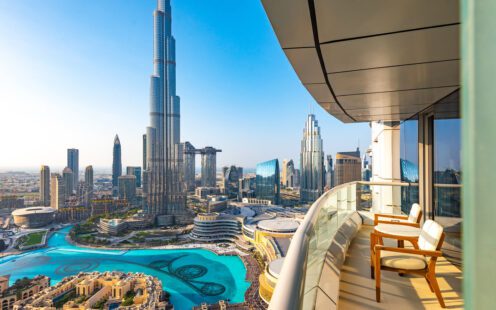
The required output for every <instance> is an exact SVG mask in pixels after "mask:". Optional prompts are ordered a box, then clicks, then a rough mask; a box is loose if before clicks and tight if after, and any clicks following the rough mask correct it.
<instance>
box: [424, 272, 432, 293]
mask: <svg viewBox="0 0 496 310" xmlns="http://www.w3.org/2000/svg"><path fill="white" fill-rule="evenodd" d="M425 280H426V281H427V284H429V288H430V289H431V292H433V293H434V289H433V288H432V284H431V281H430V280H429V277H428V276H427V275H425Z"/></svg>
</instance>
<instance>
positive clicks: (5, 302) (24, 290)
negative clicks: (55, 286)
mask: <svg viewBox="0 0 496 310" xmlns="http://www.w3.org/2000/svg"><path fill="white" fill-rule="evenodd" d="M9 280H10V276H0V307H1V309H2V310H11V309H14V304H15V302H16V301H23V300H26V299H27V298H29V297H31V296H34V295H35V294H37V293H38V292H40V291H41V290H43V289H45V288H47V287H49V286H50V278H49V277H47V276H36V277H34V278H33V279H28V278H24V279H18V280H17V281H16V282H14V284H13V285H12V286H9Z"/></svg>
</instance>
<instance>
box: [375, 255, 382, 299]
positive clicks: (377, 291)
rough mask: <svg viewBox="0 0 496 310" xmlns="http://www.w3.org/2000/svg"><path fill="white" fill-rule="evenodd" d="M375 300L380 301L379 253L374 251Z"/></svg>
mask: <svg viewBox="0 0 496 310" xmlns="http://www.w3.org/2000/svg"><path fill="white" fill-rule="evenodd" d="M375 255H376V257H374V259H375V300H376V301H377V302H381V261H380V257H379V255H380V253H375Z"/></svg>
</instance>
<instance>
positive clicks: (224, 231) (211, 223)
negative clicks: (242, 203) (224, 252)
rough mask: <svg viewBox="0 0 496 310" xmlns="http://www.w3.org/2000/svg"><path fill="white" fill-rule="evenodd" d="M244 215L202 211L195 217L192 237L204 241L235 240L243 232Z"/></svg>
mask: <svg viewBox="0 0 496 310" xmlns="http://www.w3.org/2000/svg"><path fill="white" fill-rule="evenodd" d="M242 220H243V219H242V217H236V216H233V215H228V214H219V213H215V212H213V213H200V214H198V215H197V216H196V217H195V219H194V225H195V226H194V228H193V231H192V232H191V235H190V237H191V239H193V240H196V241H203V242H218V241H231V242H234V241H235V240H236V239H237V238H238V236H239V235H240V234H241V222H242Z"/></svg>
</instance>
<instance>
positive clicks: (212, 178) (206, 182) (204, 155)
mask: <svg viewBox="0 0 496 310" xmlns="http://www.w3.org/2000/svg"><path fill="white" fill-rule="evenodd" d="M220 151H221V150H217V149H215V148H213V147H211V146H206V147H205V148H203V149H202V152H201V185H202V186H203V187H215V186H216V185H217V152H220Z"/></svg>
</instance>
